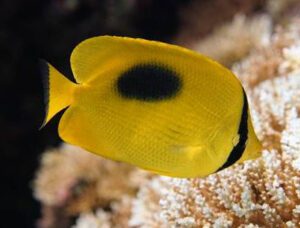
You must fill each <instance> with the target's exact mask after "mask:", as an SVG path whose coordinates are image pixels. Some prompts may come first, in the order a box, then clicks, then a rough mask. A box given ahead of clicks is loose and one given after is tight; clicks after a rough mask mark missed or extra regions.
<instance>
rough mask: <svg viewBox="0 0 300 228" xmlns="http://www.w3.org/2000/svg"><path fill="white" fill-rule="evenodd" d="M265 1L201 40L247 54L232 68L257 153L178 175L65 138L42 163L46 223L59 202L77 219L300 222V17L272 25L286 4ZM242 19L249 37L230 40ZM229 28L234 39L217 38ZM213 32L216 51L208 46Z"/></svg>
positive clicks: (223, 53)
mask: <svg viewBox="0 0 300 228" xmlns="http://www.w3.org/2000/svg"><path fill="white" fill-rule="evenodd" d="M269 2H270V1H269ZM290 2H293V1H290ZM270 4H271V3H270ZM272 4H278V5H279V6H280V4H283V2H282V1H276V2H275V1H274V3H272ZM268 7H271V8H272V7H273V8H272V10H273V11H272V10H269V13H268V15H258V16H254V17H248V16H237V17H235V18H234V19H233V22H232V23H230V24H228V23H227V24H225V25H223V27H222V29H221V30H219V31H218V30H216V31H215V32H214V33H213V34H212V35H211V38H212V39H211V40H210V41H209V40H202V41H200V42H199V43H198V44H197V45H196V46H195V47H198V48H199V49H200V47H201V50H204V49H203V48H207V50H208V51H207V54H209V53H211V54H212V55H213V56H214V57H215V58H219V60H220V61H222V62H224V63H226V64H228V65H230V64H232V63H233V62H234V61H236V60H237V59H240V58H242V57H243V56H244V55H247V54H248V55H247V56H246V57H243V58H242V59H240V61H239V62H235V63H234V64H233V66H232V70H233V71H234V72H235V73H236V75H238V76H239V78H240V80H241V82H242V84H243V85H244V87H245V90H246V92H247V96H248V99H249V105H250V110H251V112H252V113H251V114H252V117H253V122H254V127H255V131H256V132H257V134H258V137H259V139H260V140H261V141H262V143H263V147H264V149H263V151H262V156H261V157H260V158H259V159H256V160H252V161H246V162H244V163H242V164H236V165H234V166H232V167H230V168H228V169H225V170H223V171H221V172H218V173H216V174H213V175H210V176H208V177H206V178H193V179H179V178H170V177H161V176H157V175H152V174H149V173H147V172H144V171H141V170H138V169H136V168H133V167H131V166H129V165H126V164H122V163H117V162H113V161H109V160H105V159H102V158H100V157H96V156H94V155H92V154H90V153H87V152H85V151H83V150H82V149H79V148H76V147H73V146H69V145H63V146H62V147H61V148H59V149H56V150H52V151H50V152H47V153H45V154H44V156H43V159H42V165H41V169H40V171H39V172H38V173H37V179H36V181H35V196H36V198H37V199H39V200H40V201H41V202H42V203H43V205H44V207H45V211H46V212H47V211H48V212H47V213H45V214H44V217H43V218H42V220H41V222H40V224H42V225H41V226H42V227H55V225H54V224H57V221H56V222H55V221H53V220H55V219H53V216H54V217H55V213H53V211H55V210H59V211H60V212H61V211H62V212H63V213H64V215H65V217H64V218H63V219H62V221H65V219H66V218H70V217H71V216H78V218H77V219H76V222H75V224H73V228H86V227H95V228H96V227H105V228H106V227H145V228H146V227H207V228H208V227H216V228H223V227H240V228H242V227H248V228H250V227H251V228H254V227H299V224H300V172H299V170H300V153H299V152H300V137H299V135H300V27H299V26H298V25H299V24H300V18H299V15H296V16H295V15H294V13H293V18H289V20H288V22H286V21H285V23H283V24H281V25H276V26H275V27H273V22H272V20H273V19H272V18H273V14H274V15H276V17H278V15H279V14H282V15H283V14H284V13H282V10H281V8H280V7H279V8H278V9H277V8H276V7H277V6H274V5H273V6H271V5H270V6H268ZM284 7H285V6H284ZM270 12H271V13H270ZM285 18H287V17H286V15H285ZM284 20H286V19H284ZM244 27H246V28H247V29H248V30H249V31H248V32H247V33H245V37H244V39H247V40H251V42H252V43H251V44H250V45H249V43H247V42H241V43H238V42H237V40H233V41H232V42H229V40H230V39H231V38H230V37H238V35H239V33H240V32H241V31H246V29H245V28H244ZM249 28H250V29H249ZM251 28H252V29H251ZM255 28H256V29H255ZM226 34H227V35H226ZM218 37H220V38H218ZM224 37H228V38H227V39H228V43H226V42H225V43H226V44H224V47H225V46H230V48H229V49H226V48H224V49H223V48H222V47H221V45H217V43H219V42H220V40H222V38H224ZM208 42H211V44H208ZM214 42H215V44H216V45H215V47H216V48H220V49H219V50H220V53H219V55H218V52H217V51H215V52H212V51H209V49H210V50H212V48H210V47H213V45H212V44H213V43H214ZM210 45H211V46H210ZM198 48H197V50H199V49H198ZM236 53H237V54H236ZM47 208H50V209H47ZM51 208H52V209H51ZM49 210H50V211H51V210H52V213H49ZM49 214H50V215H51V216H52V217H51V216H49ZM60 215H61V214H60ZM47 219H48V220H47ZM60 219H61V218H60ZM45 221H48V223H47V222H45ZM64 224H67V223H66V222H65V223H64ZM68 224H71V223H70V221H69V222H68ZM66 226H69V225H66ZM62 227H63V226H62Z"/></svg>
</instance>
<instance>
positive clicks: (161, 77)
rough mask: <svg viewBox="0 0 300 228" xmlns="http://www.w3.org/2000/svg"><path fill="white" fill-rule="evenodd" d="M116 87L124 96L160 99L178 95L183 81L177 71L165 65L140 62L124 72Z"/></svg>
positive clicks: (140, 98) (139, 98)
mask: <svg viewBox="0 0 300 228" xmlns="http://www.w3.org/2000/svg"><path fill="white" fill-rule="evenodd" d="M116 87H117V91H118V93H119V94H120V95H121V96H122V97H123V98H128V99H136V100H144V101H159V100H165V99H170V98H172V97H174V96H176V95H177V94H178V92H179V91H180V89H181V87H182V81H181V79H180V77H179V75H178V74H177V73H176V72H175V71H173V70H171V69H170V68H168V67H165V66H163V65H159V64H139V65H135V66H133V67H131V68H130V69H128V70H127V71H125V72H124V73H122V74H121V75H120V77H119V78H118V79H117V82H116Z"/></svg>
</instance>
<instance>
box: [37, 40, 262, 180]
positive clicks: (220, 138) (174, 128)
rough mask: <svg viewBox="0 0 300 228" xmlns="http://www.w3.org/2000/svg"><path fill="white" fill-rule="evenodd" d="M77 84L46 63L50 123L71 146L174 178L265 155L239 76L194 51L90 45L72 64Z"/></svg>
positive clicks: (144, 43)
mask: <svg viewBox="0 0 300 228" xmlns="http://www.w3.org/2000/svg"><path fill="white" fill-rule="evenodd" d="M70 62H71V69H72V72H73V76H74V78H75V81H76V83H75V82H71V81H70V80H69V79H67V78H65V77H64V76H63V75H62V74H61V73H60V72H59V71H58V70H56V69H55V68H54V67H53V66H52V65H50V64H49V63H47V62H45V61H44V63H43V64H44V73H45V76H46V80H45V81H46V84H47V85H46V90H47V91H46V94H47V98H46V99H47V109H46V110H47V113H46V117H45V122H44V124H46V123H47V122H48V121H49V120H50V119H51V118H52V117H53V116H54V115H55V114H56V113H58V112H59V111H61V110H63V109H65V111H64V113H63V115H62V117H61V119H60V122H59V126H58V133H59V136H60V137H61V138H62V139H63V140H64V141H66V142H68V143H70V144H73V145H77V146H79V147H82V148H84V149H86V150H88V151H90V152H92V153H95V154H98V155H101V156H102V157H105V158H109V159H112V160H116V161H122V162H126V163H129V164H133V165H135V166H138V167H140V168H143V169H146V170H149V171H152V172H154V173H157V174H160V175H166V176H173V177H204V176H207V175H209V174H212V173H215V172H217V171H219V170H222V169H224V168H227V167H229V166H231V165H233V164H234V163H236V162H242V161H245V160H248V159H254V158H257V157H258V156H260V151H261V144H260V142H259V140H258V138H257V136H256V134H255V132H254V129H253V125H252V121H251V117H250V112H249V108H248V102H247V96H246V94H245V92H244V89H243V87H242V85H241V83H240V81H239V80H238V79H237V77H236V76H235V75H234V74H233V73H232V72H231V71H230V70H228V69H227V68H225V67H223V66H222V65H221V64H219V63H217V62H215V61H213V60H211V59H209V58H208V57H206V56H204V55H201V54H199V53H196V52H194V51H191V50H188V49H185V48H183V47H179V46H176V45H171V44H166V43H162V42H157V41H149V40H144V39H134V38H128V37H117V36H99V37H94V38H90V39H87V40H85V41H83V42H81V43H80V44H79V45H78V46H76V47H75V49H74V50H73V52H72V54H71V58H70Z"/></svg>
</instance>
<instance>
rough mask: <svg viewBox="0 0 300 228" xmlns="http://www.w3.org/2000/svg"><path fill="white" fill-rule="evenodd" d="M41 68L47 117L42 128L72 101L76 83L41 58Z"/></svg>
mask: <svg viewBox="0 0 300 228" xmlns="http://www.w3.org/2000/svg"><path fill="white" fill-rule="evenodd" d="M40 64H41V69H42V71H43V74H44V90H45V105H46V117H45V120H44V123H43V124H42V126H41V128H43V127H44V126H45V125H46V124H47V123H48V122H49V120H50V119H51V118H52V117H53V116H55V114H57V113H58V112H59V111H61V110H62V109H64V108H66V107H68V106H69V105H70V104H71V103H72V98H73V93H74V90H75V88H76V84H75V83H73V82H71V81H70V80H68V79H67V78H65V77H64V76H63V75H62V74H61V73H60V72H58V71H57V70H56V69H55V68H54V67H53V66H52V65H50V64H49V63H47V62H46V61H43V60H41V61H40Z"/></svg>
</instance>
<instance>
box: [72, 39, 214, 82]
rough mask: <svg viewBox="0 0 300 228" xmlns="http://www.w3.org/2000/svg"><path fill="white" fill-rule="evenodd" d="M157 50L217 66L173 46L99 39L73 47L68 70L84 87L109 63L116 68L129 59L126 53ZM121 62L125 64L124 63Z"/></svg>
mask: <svg viewBox="0 0 300 228" xmlns="http://www.w3.org/2000/svg"><path fill="white" fill-rule="evenodd" d="M159 50H165V52H163V53H162V54H166V53H168V54H171V55H172V54H175V53H176V55H180V54H183V53H185V55H186V54H188V55H190V56H197V58H199V57H202V60H203V61H207V62H210V63H213V64H216V65H219V64H218V63H216V62H214V61H212V60H211V59H209V58H207V57H205V56H202V55H201V54H198V53H195V52H193V51H191V50H188V49H186V48H182V47H179V46H175V45H170V44H165V43H161V42H156V41H149V40H144V39H139V38H129V37H118V36H98V37H93V38H90V39H87V40H85V41H83V42H81V43H80V44H79V45H77V46H76V47H75V49H74V50H73V52H72V55H71V67H72V71H73V74H74V77H75V79H76V81H77V82H78V83H83V82H87V81H89V80H91V79H92V78H94V77H96V76H97V75H99V73H101V71H103V70H106V69H107V66H108V65H109V64H111V63H113V64H115V63H116V61H117V62H120V64H122V61H124V58H127V57H130V56H128V53H130V54H132V55H136V54H139V55H140V54H141V53H143V52H144V51H146V52H147V53H151V51H152V52H153V53H155V54H157V52H158V51H159ZM124 53H126V55H127V56H126V55H124ZM124 62H128V60H127V59H125V61H124ZM219 66H220V65H219Z"/></svg>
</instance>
